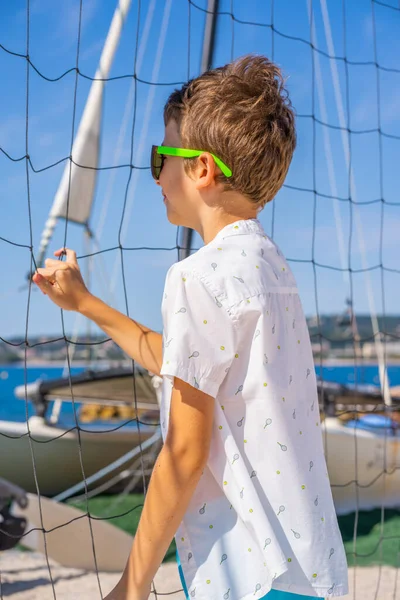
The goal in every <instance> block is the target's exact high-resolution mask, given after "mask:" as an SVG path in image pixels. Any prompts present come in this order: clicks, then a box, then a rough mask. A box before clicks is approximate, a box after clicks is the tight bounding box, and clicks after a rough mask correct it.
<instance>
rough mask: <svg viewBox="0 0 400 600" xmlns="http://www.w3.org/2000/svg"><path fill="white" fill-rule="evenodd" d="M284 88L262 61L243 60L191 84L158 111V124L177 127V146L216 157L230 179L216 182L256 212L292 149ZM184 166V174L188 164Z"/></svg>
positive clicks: (279, 179) (275, 186) (277, 183)
mask: <svg viewBox="0 0 400 600" xmlns="http://www.w3.org/2000/svg"><path fill="white" fill-rule="evenodd" d="M284 83H285V82H284V79H283V76H282V73H281V71H280V69H279V67H277V65H275V64H274V63H273V62H271V61H270V60H269V59H268V58H267V57H266V56H259V55H247V56H244V57H242V58H239V59H237V60H235V61H233V62H231V63H229V64H227V65H225V66H224V67H219V68H216V69H211V70H209V71H206V72H205V73H203V74H202V75H200V76H199V77H196V78H195V79H191V80H190V81H188V82H187V83H185V84H184V85H183V86H182V88H181V89H177V90H175V91H174V92H172V94H171V95H170V97H169V98H168V100H167V102H166V104H165V107H164V122H165V124H167V123H168V122H169V121H170V119H174V120H175V121H176V122H177V124H178V126H179V131H180V135H181V140H182V145H183V147H185V148H191V149H194V150H204V151H208V152H212V153H213V154H215V155H216V156H218V158H220V159H221V160H222V161H223V162H224V163H225V164H227V165H228V167H230V169H231V170H232V173H233V174H232V177H230V178H229V179H228V178H226V177H225V176H224V175H223V174H222V173H221V174H219V175H218V176H217V180H218V181H220V182H221V183H223V184H224V188H225V189H226V190H235V191H237V192H240V193H241V194H242V195H244V196H246V197H247V198H248V199H249V200H250V201H251V202H252V203H254V204H255V205H257V206H258V207H259V208H262V207H264V206H265V204H266V203H267V202H269V201H270V200H272V199H273V198H274V197H275V196H276V194H277V192H278V191H279V189H280V188H281V187H282V185H283V182H284V180H285V177H286V174H287V172H288V169H289V165H290V162H291V160H292V156H293V152H294V149H295V147H296V130H295V117H294V111H293V108H292V105H291V102H290V99H289V96H288V92H287V90H286V89H285V87H284ZM184 162H185V171H186V172H187V173H188V174H189V173H190V171H191V169H193V167H194V164H193V163H194V161H193V160H192V159H184Z"/></svg>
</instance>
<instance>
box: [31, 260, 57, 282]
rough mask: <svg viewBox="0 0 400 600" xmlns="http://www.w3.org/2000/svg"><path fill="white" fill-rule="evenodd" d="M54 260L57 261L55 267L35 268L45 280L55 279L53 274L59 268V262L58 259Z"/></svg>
mask: <svg viewBox="0 0 400 600" xmlns="http://www.w3.org/2000/svg"><path fill="white" fill-rule="evenodd" d="M56 262H57V268H54V267H49V268H46V269H45V268H40V269H37V273H38V274H39V275H41V276H42V277H44V278H45V279H46V280H47V281H48V280H49V279H55V275H56V273H57V271H59V270H60V267H59V262H58V261H56Z"/></svg>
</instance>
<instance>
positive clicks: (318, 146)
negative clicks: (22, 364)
mask: <svg viewBox="0 0 400 600" xmlns="http://www.w3.org/2000/svg"><path fill="white" fill-rule="evenodd" d="M271 2H272V4H271ZM116 4H117V3H116V2H115V1H114V0H107V2H102V1H101V0H83V1H82V16H81V39H80V45H79V56H78V65H79V70H80V72H81V73H82V74H84V75H88V76H91V77H93V76H94V74H95V72H96V68H97V65H98V61H99V58H100V54H101V51H102V48H103V45H104V41H105V38H106V35H107V31H108V28H109V26H110V22H111V19H112V15H113V12H114V10H115V7H116ZM310 4H311V3H310V2H308V1H307V0H279V1H277V0H275V1H273V0H248V1H247V2H242V0H220V12H221V14H220V15H219V16H218V21H217V31H216V48H215V57H214V62H213V66H220V65H223V64H226V63H227V62H229V61H230V60H231V59H232V58H235V57H239V56H242V55H244V54H247V53H251V52H252V53H260V54H265V55H267V56H268V57H270V58H271V59H273V60H274V61H275V62H277V63H278V65H279V66H280V67H281V69H282V70H283V73H284V75H285V77H286V78H287V87H288V90H289V93H290V97H291V100H292V103H293V106H294V108H295V111H296V114H297V134H298V144H297V149H296V152H295V155H294V158H293V161H292V164H291V167H290V170H289V173H288V176H287V178H286V181H285V185H284V187H283V188H282V189H281V191H280V192H279V193H278V195H277V197H276V198H275V199H274V201H273V202H272V203H270V204H269V205H267V206H266V207H265V209H264V210H263V211H262V212H261V213H260V221H261V223H262V224H263V226H264V228H265V231H266V233H267V235H270V236H272V237H273V238H274V240H275V241H276V243H277V244H278V246H279V247H280V248H281V250H282V252H283V253H284V255H285V256H286V258H287V259H288V260H289V263H290V265H291V267H292V269H293V272H294V274H295V277H296V278H297V282H298V287H299V290H300V296H301V299H302V302H303V307H304V311H305V313H306V315H310V316H311V315H315V314H316V313H317V312H318V313H319V314H331V313H339V312H342V311H343V310H344V308H345V301H346V298H347V297H349V296H350V294H352V295H353V301H354V308H355V311H356V313H358V314H366V313H371V312H375V311H376V312H377V313H378V314H381V313H382V311H383V310H385V312H386V313H387V314H398V313H399V312H400V311H399V305H398V298H399V295H400V294H399V292H400V285H399V281H400V277H399V273H398V272H396V270H397V269H398V255H399V251H398V249H399V243H398V231H399V215H400V198H399V195H398V190H399V176H400V172H399V171H400V170H399V168H398V165H399V164H400V161H399V158H400V156H399V148H400V141H399V139H397V136H400V111H399V109H398V107H399V105H400V70H398V56H399V55H400V36H399V35H398V32H399V26H400V10H396V7H398V4H397V0H387V2H386V4H387V5H388V6H383V5H382V4H379V3H377V2H371V1H370V0H357V1H356V0H343V1H342V0H341V1H338V0H314V1H313V3H312V23H313V25H314V28H312V27H311V26H310V17H309V15H310V13H309V9H310ZM325 5H326V6H327V11H328V21H329V28H330V31H331V42H330V41H329V39H330V38H329V33H328V35H327V30H325V27H324V20H323V7H324V6H325ZM390 5H391V6H392V7H393V8H390ZM206 6H207V1H206V0H192V1H191V3H189V2H188V0H141V2H140V3H139V2H138V0H132V5H131V8H130V12H129V15H128V18H127V21H126V23H125V25H124V28H123V31H122V36H121V40H120V43H119V46H118V50H117V52H116V55H115V60H114V63H113V66H112V69H111V73H110V76H111V77H113V78H116V79H113V80H112V81H108V82H107V84H106V86H105V102H104V107H103V116H102V139H101V154H100V164H99V166H100V167H110V166H113V165H116V164H117V165H126V164H129V161H130V154H131V141H132V139H133V164H134V165H135V166H138V167H140V169H134V170H133V172H132V177H131V179H130V181H129V174H130V173H129V172H130V169H129V167H121V168H118V169H104V170H102V171H100V172H99V175H98V180H97V185H96V194H95V198H94V203H93V211H92V215H91V219H90V225H91V228H92V230H93V231H94V233H95V235H96V239H97V240H98V244H99V247H100V248H101V249H102V250H107V249H109V251H107V252H104V253H102V254H100V255H97V256H95V257H94V258H93V259H92V260H91V261H89V259H88V258H81V259H80V260H79V264H80V266H81V269H82V272H83V274H84V277H85V278H86V281H87V282H88V286H89V288H90V290H91V291H92V292H93V293H95V294H96V295H98V296H100V297H101V298H102V299H103V300H105V301H106V302H108V303H109V304H112V305H113V306H114V307H116V308H118V309H119V310H121V311H123V312H125V313H128V314H129V315H130V316H131V317H132V318H134V319H136V320H138V321H139V322H142V323H144V324H146V325H147V326H149V327H152V328H154V329H156V330H158V331H160V330H161V329H162V321H161V312H160V304H161V298H162V292H163V287H164V280H165V276H166V273H167V271H168V268H169V267H170V266H171V265H172V264H173V263H174V262H176V260H177V250H176V240H177V235H178V236H179V235H180V232H179V231H177V228H176V227H175V226H173V225H171V224H170V223H169V222H168V220H167V218H166V214H165V206H164V204H163V202H162V197H161V193H160V189H159V188H158V187H157V186H156V185H155V184H154V182H153V180H152V178H151V175H150V171H149V169H148V168H147V167H148V166H149V154H150V148H151V145H152V144H159V143H161V141H162V139H163V135H164V129H163V116H162V110H163V105H164V103H165V101H166V99H167V97H168V95H169V94H170V93H171V92H172V91H173V90H174V89H175V88H176V87H178V85H180V84H181V83H183V82H184V81H186V80H187V79H188V78H189V77H194V76H196V75H198V74H200V65H201V52H202V43H203V35H204V25H205V12H204V9H205V8H206ZM79 7H80V2H79V0H64V2H62V3H55V2H53V1H52V0H30V2H29V56H30V60H31V62H32V63H33V65H34V66H35V67H36V69H37V71H39V72H40V73H41V75H42V76H41V75H39V74H38V72H37V71H36V70H35V69H33V68H32V67H30V68H29V79H28V81H27V71H28V69H27V61H26V59H25V58H24V56H22V57H21V56H15V55H13V54H11V53H10V52H12V53H16V54H21V55H26V53H27V2H26V0H14V1H13V2H8V3H4V2H3V3H1V7H0V44H1V47H0V78H1V94H0V183H1V185H0V262H1V265H2V277H1V285H0V337H1V338H3V339H4V340H11V339H12V338H13V337H14V336H20V335H25V332H26V331H27V334H28V339H29V336H36V335H42V334H43V335H44V336H54V337H59V336H60V335H62V333H63V325H64V327H65V331H66V333H67V334H68V335H71V334H72V333H73V332H75V333H77V332H79V333H85V332H86V331H87V330H88V329H87V328H88V322H87V321H86V320H85V319H84V318H82V317H79V316H78V315H76V314H75V313H71V312H65V313H64V319H63V320H62V318H61V312H60V310H59V309H58V308H57V307H56V306H54V305H53V304H51V303H50V301H49V300H48V299H47V298H46V297H45V296H43V295H42V294H40V293H39V292H38V291H37V290H36V289H35V286H32V289H29V286H28V285H27V284H26V275H27V273H28V272H29V269H30V261H31V252H30V248H29V247H30V245H32V249H33V253H34V255H35V256H37V251H38V247H39V243H40V239H41V236H42V232H43V228H44V224H45V222H46V220H47V217H48V214H49V211H50V209H51V206H52V203H53V199H54V196H55V193H56V191H57V188H58V185H59V183H60V180H61V177H62V173H63V170H64V168H65V165H66V162H65V161H63V162H61V163H60V164H58V165H56V166H54V167H51V168H47V169H46V167H49V166H50V165H53V164H54V163H56V162H57V161H61V159H65V158H66V157H67V156H69V155H70V151H71V140H72V131H73V128H72V124H73V114H74V98H75V95H76V113H75V131H76V128H77V126H78V124H79V120H80V117H81V115H82V111H83V108H84V106H85V102H86V99H87V96H88V93H89V89H90V85H91V82H90V81H89V80H87V79H85V78H84V77H83V76H79V77H78V83H77V86H76V82H75V79H76V77H75V72H70V73H68V74H66V75H64V74H65V73H66V72H67V71H68V70H69V69H71V68H73V67H74V66H75V65H76V60H77V41H78V25H79V15H80V10H79ZM224 13H225V14H224ZM231 14H233V15H234V19H232V17H231ZM325 22H326V20H325ZM271 24H272V25H273V26H272V27H271ZM310 40H312V41H313V46H314V48H316V49H317V50H313V48H312V46H311V45H310ZM136 41H137V42H138V52H137V53H136V52H135V49H136ZM332 49H333V52H332ZM327 54H328V55H333V56H335V57H344V56H345V57H346V59H347V60H346V61H344V60H341V59H339V58H336V59H331V58H329V57H328V56H327ZM375 62H377V63H378V64H379V65H380V66H381V67H382V68H380V69H377V67H376V65H375ZM135 68H136V73H137V77H138V79H139V80H141V81H138V82H137V84H136V86H135V83H134V80H133V78H132V74H133V72H134V69H135ZM396 69H397V71H396ZM63 75H64V76H63ZM128 75H130V77H122V76H128ZM45 78H47V79H51V80H52V81H48V80H47V79H45ZM334 82H336V84H335V83H334ZM150 83H152V84H154V83H156V84H160V85H150ZM75 88H76V89H75ZM75 92H76V94H75ZM27 99H28V120H27V119H26V113H27ZM129 99H131V101H130V100H129ZM132 99H133V100H134V102H132ZM134 106H136V112H135V111H134ZM312 115H314V117H315V119H313V118H311V117H312ZM134 116H135V118H134ZM343 123H344V124H345V127H349V128H350V129H351V130H352V131H354V133H352V134H351V135H350V136H349V135H348V133H347V131H342V130H341V129H340V126H341V124H343ZM325 124H328V125H329V126H327V125H325ZM378 129H380V131H381V132H382V135H379V133H378ZM121 131H122V133H121ZM132 131H133V136H132ZM363 131H364V132H365V133H360V132H363ZM26 140H28V149H27V150H26ZM119 140H120V141H119ZM118 148H119V149H118ZM346 149H349V154H348V155H347V158H349V160H347V159H346V152H345V150H346ZM26 153H28V154H29V156H30V159H31V161H32V164H33V166H34V169H35V172H34V171H33V170H32V169H31V168H30V167H29V169H28V175H29V186H28V178H27V163H26V160H25V159H22V160H17V159H20V158H21V157H24V156H25V155H26ZM7 155H8V156H7ZM11 159H12V160H11ZM349 165H350V166H349ZM38 171H39V172H38ZM128 181H129V185H128ZM313 190H316V192H317V193H316V194H314V192H313ZM28 192H29V193H28ZM350 192H351V198H352V202H349V200H348V198H349V196H350ZM331 196H336V197H339V198H340V199H339V200H335V199H332V198H331ZM125 197H126V208H125V211H123V207H124V201H125ZM382 198H383V200H384V202H382V200H381V199H382ZM65 235H66V239H67V246H68V247H70V248H74V249H75V250H76V251H77V254H78V257H79V256H82V257H83V256H86V255H87V254H88V253H90V249H88V246H87V242H85V239H84V235H83V230H82V227H80V226H78V225H76V224H73V223H68V225H67V226H66V223H65V221H62V220H60V221H59V223H58V226H57V228H56V230H55V234H54V237H53V239H52V240H51V242H50V245H49V248H48V254H47V256H50V257H51V256H52V254H53V251H54V250H56V249H57V248H59V247H61V246H62V245H63V243H64V237H65ZM119 240H121V244H122V246H123V247H124V248H126V250H124V252H123V268H122V263H121V253H120V250H119V249H118V244H119ZM201 245H202V240H201V239H200V237H199V236H198V235H197V234H196V235H195V236H194V242H193V246H194V248H199V247H201ZM142 247H146V248H148V249H137V248H142ZM154 248H167V249H168V250H166V249H159V250H158V249H154ZM93 251H95V250H93V249H92V252H93ZM382 265H383V266H384V267H385V269H384V270H382V268H381V266H382ZM366 268H367V269H368V268H369V269H370V271H368V272H367V273H366V272H357V271H360V270H361V271H362V270H364V271H365V269H366ZM89 273H90V274H89ZM123 273H124V277H123ZM124 283H125V288H124ZM125 291H126V295H125ZM91 331H92V332H93V333H99V330H98V329H97V327H96V326H94V325H93V326H91Z"/></svg>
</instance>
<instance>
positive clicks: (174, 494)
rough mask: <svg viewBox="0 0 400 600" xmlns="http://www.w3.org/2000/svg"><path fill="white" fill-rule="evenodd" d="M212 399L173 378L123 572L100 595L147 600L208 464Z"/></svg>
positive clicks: (109, 598)
mask: <svg viewBox="0 0 400 600" xmlns="http://www.w3.org/2000/svg"><path fill="white" fill-rule="evenodd" d="M213 415H214V398H212V397H211V396H208V395H207V394H204V393H203V392H201V391H199V390H197V389H195V388H193V387H191V386H190V385H188V384H187V383H185V382H183V381H182V380H180V379H177V378H175V380H174V389H173V393H172V399H171V415H170V422H169V427H168V434H167V439H166V441H165V445H164V447H163V448H162V450H161V452H160V454H159V456H158V459H157V462H156V464H155V466H154V469H153V473H152V476H151V480H150V484H149V489H148V492H147V495H146V499H145V503H144V507H143V511H142V515H141V518H140V522H139V527H138V530H137V533H136V536H135V539H134V542H133V545H132V550H131V553H130V556H129V559H128V562H127V565H126V568H125V571H124V573H123V576H122V578H121V580H120V582H119V583H118V585H117V586H116V587H115V588H114V590H113V591H112V592H110V594H109V595H108V596H106V598H105V600H147V598H148V595H149V594H150V586H151V582H152V580H153V579H154V576H155V574H156V573H157V571H158V568H159V566H160V564H161V562H162V560H163V558H164V556H165V553H166V552H167V550H168V548H169V545H170V543H171V541H172V538H173V537H174V535H175V533H176V531H177V529H178V527H179V525H180V523H181V521H182V519H183V516H184V514H185V512H186V510H187V507H188V505H189V503H190V500H191V498H192V496H193V493H194V491H195V489H196V487H197V484H198V482H199V479H200V477H201V474H202V472H203V469H204V467H205V465H206V463H207V459H208V455H209V451H210V443H211V434H212V426H213Z"/></svg>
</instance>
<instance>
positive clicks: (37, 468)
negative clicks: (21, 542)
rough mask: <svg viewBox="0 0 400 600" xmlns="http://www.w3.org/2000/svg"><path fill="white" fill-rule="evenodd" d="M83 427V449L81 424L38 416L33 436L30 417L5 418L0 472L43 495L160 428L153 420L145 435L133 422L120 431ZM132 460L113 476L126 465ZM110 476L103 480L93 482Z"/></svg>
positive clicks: (1, 425)
mask: <svg viewBox="0 0 400 600" xmlns="http://www.w3.org/2000/svg"><path fill="white" fill-rule="evenodd" d="M112 428H113V427H112V426H110V427H109V429H112ZM83 429H84V431H82V430H81V431H80V440H81V448H82V452H81V453H80V450H79V440H78V432H77V430H76V429H74V430H72V431H71V430H67V429H62V428H60V427H54V426H50V425H47V424H46V423H44V422H43V420H42V419H40V418H38V417H33V418H31V419H30V421H29V430H30V438H31V441H30V439H29V436H28V427H27V424H26V423H16V422H8V421H0V434H1V435H0V456H1V457H2V460H1V461H0V477H3V478H4V479H6V480H7V481H10V482H12V483H14V484H16V485H18V486H20V487H22V488H23V489H24V490H25V491H27V492H31V493H37V492H38V491H39V492H40V494H42V495H44V496H55V495H56V494H59V493H61V492H63V491H65V490H66V489H68V488H70V487H72V486H73V485H75V484H77V483H79V482H80V481H82V480H83V477H84V476H85V477H86V478H87V477H89V476H90V475H93V474H94V473H96V472H97V471H99V470H100V469H102V468H104V467H106V466H107V465H109V464H110V463H112V462H113V461H114V460H116V459H118V458H120V457H121V456H123V455H124V454H126V453H127V452H129V451H130V450H132V449H133V448H135V447H136V446H138V445H139V443H143V442H144V441H146V440H147V439H148V438H150V437H151V436H152V435H154V433H155V427H151V426H145V427H143V426H141V429H140V431H141V433H140V436H139V432H138V430H137V428H136V427H132V426H130V427H129V429H127V428H125V429H124V428H121V429H118V430H117V431H104V429H105V428H104V426H103V431H96V430H95V429H93V430H91V431H89V427H88V426H84V427H83ZM128 464H129V463H128ZM128 464H125V465H123V466H121V467H120V468H119V469H116V470H115V471H113V472H112V473H111V475H110V476H113V475H115V474H116V473H118V472H120V471H121V470H123V469H126V468H127V466H128ZM82 467H83V469H82ZM35 472H36V477H37V484H38V485H36V481H35V475H34V473H35ZM83 473H84V475H83ZM110 476H109V477H110ZM105 480H106V479H105V478H103V479H100V480H98V481H97V482H96V483H95V484H93V486H92V487H94V486H97V485H99V484H100V483H102V482H104V481H105ZM89 489H90V487H89Z"/></svg>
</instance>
